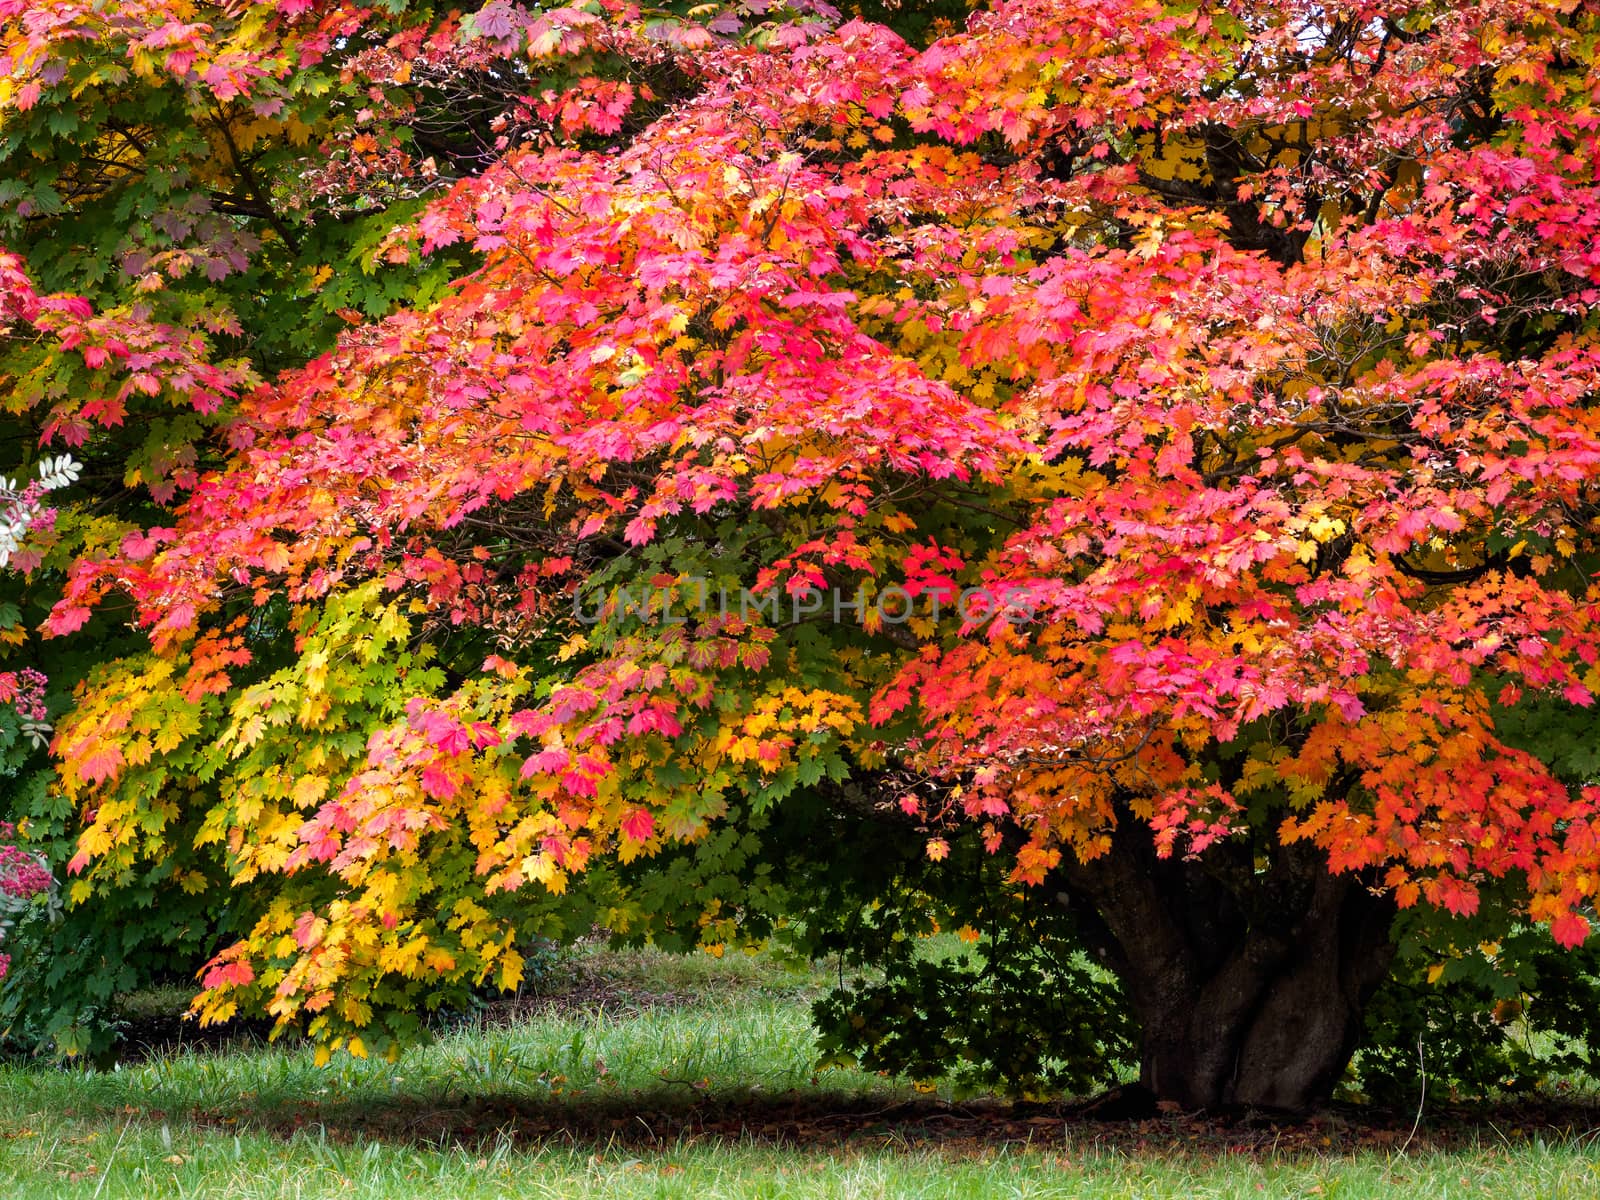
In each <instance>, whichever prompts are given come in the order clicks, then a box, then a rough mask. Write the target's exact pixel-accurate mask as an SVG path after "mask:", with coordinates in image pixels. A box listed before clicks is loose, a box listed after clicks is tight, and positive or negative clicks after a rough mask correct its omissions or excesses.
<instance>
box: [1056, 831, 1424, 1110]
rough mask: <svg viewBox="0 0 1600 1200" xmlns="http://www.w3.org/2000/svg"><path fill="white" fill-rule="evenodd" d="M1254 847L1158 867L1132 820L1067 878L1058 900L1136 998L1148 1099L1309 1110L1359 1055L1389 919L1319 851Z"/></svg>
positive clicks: (1385, 904)
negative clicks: (1108, 845)
mask: <svg viewBox="0 0 1600 1200" xmlns="http://www.w3.org/2000/svg"><path fill="white" fill-rule="evenodd" d="M1244 836H1245V835H1240V836H1239V838H1238V840H1237V841H1231V842H1225V843H1223V844H1221V845H1219V846H1216V847H1213V848H1212V849H1211V850H1208V851H1207V852H1206V854H1205V855H1204V856H1202V857H1201V858H1200V859H1198V860H1192V861H1185V860H1173V859H1167V860H1162V859H1157V858H1156V857H1155V853H1154V850H1153V847H1152V845H1151V841H1150V835H1149V830H1148V828H1144V827H1142V823H1140V822H1127V823H1126V825H1125V827H1124V829H1122V830H1119V831H1118V833H1117V834H1116V835H1115V836H1114V838H1113V845H1112V849H1111V852H1110V853H1109V854H1107V855H1106V856H1104V857H1103V858H1100V859H1097V860H1095V861H1094V862H1092V863H1088V864H1080V863H1075V862H1074V863H1070V864H1066V865H1064V866H1063V867H1061V868H1059V869H1058V877H1057V881H1058V882H1059V884H1060V893H1059V894H1060V898H1061V899H1062V900H1063V901H1064V902H1065V903H1067V904H1068V905H1069V906H1070V907H1071V908H1073V909H1074V910H1075V911H1076V912H1077V914H1078V916H1079V918H1080V921H1081V924H1082V926H1083V927H1084V933H1085V935H1086V937H1087V938H1088V940H1089V942H1090V944H1091V945H1092V946H1093V947H1094V948H1095V949H1096V950H1097V951H1098V952H1099V954H1100V956H1101V958H1102V960H1103V961H1104V962H1105V964H1106V965H1107V966H1109V967H1111V968H1112V969H1113V970H1115V971H1116V972H1117V974H1118V975H1119V976H1120V978H1121V980H1122V983H1123V986H1124V987H1125V988H1126V990H1127V993H1128V997H1129V1000H1130V1002H1131V1004H1132V1006H1133V1009H1134V1012H1135V1014H1136V1015H1137V1016H1138V1018H1139V1021H1140V1024H1141V1026H1142V1029H1143V1042H1142V1046H1141V1063H1140V1082H1141V1084H1142V1085H1143V1087H1144V1088H1145V1089H1147V1090H1148V1092H1149V1093H1150V1094H1151V1096H1152V1097H1153V1099H1154V1100H1157V1101H1171V1102H1174V1103H1176V1104H1178V1105H1180V1106H1181V1107H1182V1108H1183V1109H1185V1110H1207V1111H1218V1110H1226V1109H1238V1108H1251V1109H1257V1110H1263V1111H1270V1112H1275V1113H1286V1114H1301V1113H1305V1112H1308V1111H1311V1110H1313V1109H1316V1108H1318V1107H1320V1106H1321V1105H1323V1104H1325V1103H1327V1101H1328V1100H1329V1098H1330V1097H1331V1096H1332V1094H1333V1089H1334V1088H1335V1086H1337V1084H1338V1082H1339V1079H1340V1077H1341V1076H1342V1075H1343V1073H1344V1070H1345V1067H1346V1066H1348V1065H1349V1062H1350V1057H1351V1055H1352V1054H1353V1053H1354V1052H1355V1049H1356V1046H1357V1042H1358V1039H1359V1037H1360V1033H1361V1028H1362V1016H1363V1012H1364V1009H1365V1006H1366V1002H1367V1000H1368V999H1369V998H1370V996H1371V994H1372V992H1373V990H1374V989H1375V988H1376V987H1377V985H1378V984H1379V983H1380V982H1381V981H1382V979H1383V977H1384V975H1385V973H1386V972H1387V970H1388V967H1389V962H1390V959H1391V958H1392V956H1393V950H1394V948H1393V946H1392V944H1391V943H1390V940H1389V931H1390V926H1391V924H1392V920H1393V915H1394V909H1393V905H1392V902H1391V901H1390V900H1389V899H1388V897H1387V896H1382V895H1377V894H1375V893H1374V892H1373V891H1372V890H1370V889H1369V888H1368V886H1367V884H1366V881H1364V880H1363V879H1362V878H1360V877H1358V876H1356V875H1352V874H1343V875H1332V874H1330V873H1329V872H1328V867H1327V861H1326V859H1325V858H1324V857H1323V856H1322V855H1321V854H1320V853H1318V852H1317V851H1315V850H1314V849H1311V848H1308V847H1303V846H1282V845H1272V846H1261V845H1258V846H1251V845H1250V844H1249V843H1248V842H1247V841H1245V840H1244ZM1267 836H1268V837H1270V836H1271V835H1270V834H1268V835H1267Z"/></svg>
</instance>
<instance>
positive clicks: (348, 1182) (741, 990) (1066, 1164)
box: [0, 951, 1600, 1200]
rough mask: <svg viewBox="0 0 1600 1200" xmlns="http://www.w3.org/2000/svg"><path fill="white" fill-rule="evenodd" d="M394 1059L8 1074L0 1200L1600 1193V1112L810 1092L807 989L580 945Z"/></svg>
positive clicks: (823, 1082)
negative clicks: (1305, 1117)
mask: <svg viewBox="0 0 1600 1200" xmlns="http://www.w3.org/2000/svg"><path fill="white" fill-rule="evenodd" d="M565 972H566V973H565V978H564V979H563V981H562V984H563V985H562V986H560V987H556V988H555V989H554V992H555V994H553V995H552V996H551V997H550V998H549V999H548V1000H546V1001H537V1000H536V1001H534V1002H532V1003H528V1004H525V1005H523V1006H522V1008H521V1009H520V1010H519V1011H517V1012H515V1013H512V1014H506V1013H501V1014H500V1015H499V1018H498V1019H497V1020H496V1021H495V1022H493V1023H490V1024H487V1025H485V1026H484V1027H480V1028H475V1029H467V1030H462V1031H459V1032H455V1033H452V1034H449V1035H447V1036H444V1037H442V1038H441V1039H440V1040H439V1041H438V1042H437V1043H435V1044H434V1045H432V1046H429V1047H426V1048H423V1049H418V1050H414V1051H412V1052H410V1053H408V1054H406V1055H405V1056H404V1057H403V1058H402V1059H401V1060H400V1061H399V1062H398V1063H396V1064H388V1063H376V1062H356V1061H351V1060H347V1059H345V1060H340V1059H336V1060H335V1062H334V1064H332V1065H330V1066H328V1067H325V1068H321V1069H319V1068H317V1067H315V1066H313V1065H312V1063H311V1057H310V1054H309V1053H308V1052H305V1051H302V1050H299V1049H271V1048H263V1047H246V1048H240V1049H234V1050H228V1051H225V1052H215V1053H212V1052H195V1051H169V1052H163V1053H160V1054H156V1055H153V1056H151V1057H149V1058H148V1059H146V1060H144V1061H140V1062H134V1063H131V1064H124V1065H122V1066H120V1067H119V1068H118V1069H116V1070H114V1071H110V1072H105V1073H101V1074H97V1075H96V1074H84V1073H82V1072H79V1071H76V1070H65V1069H58V1068H52V1067H44V1066H15V1065H12V1066H6V1067H0V1197H3V1198H4V1200H33V1198H36V1197H41V1198H42V1197H58V1196H59V1197H85V1198H89V1197H93V1198H100V1197H105V1198H108V1200H109V1198H112V1197H137V1198H139V1200H146V1198H155V1197H168V1196H171V1197H218V1198H223V1197H226V1198H229V1200H232V1198H235V1197H237V1198H239V1200H255V1198H258V1197H259V1198H266V1197H306V1198H312V1197H319V1198H320V1197H349V1196H355V1197H384V1198H390V1197H393V1198H400V1197H408V1198H409V1197H414V1196H429V1197H432V1196H438V1197H523V1196H527V1197H544V1196H551V1197H602V1196H604V1197H616V1196H622V1197H628V1196H663V1197H685V1198H691V1197H692V1198H694V1200H713V1198H717V1197H730V1198H732V1197H738V1198H741V1200H743V1198H747V1197H787V1196H795V1197H801V1196H804V1197H811V1196H838V1197H876V1196H885V1197H947V1196H948V1197H965V1196H984V1197H988V1196H997V1197H1011V1196H1017V1197H1022V1196H1038V1197H1047V1196H1048V1197H1062V1198H1066V1197H1084V1198H1086V1200H1087V1198H1096V1200H1098V1198H1101V1197H1106V1198H1109V1197H1158V1196H1159V1197H1262V1196H1268V1197H1296V1196H1304V1197H1320V1198H1322V1200H1327V1198H1329V1197H1335V1196H1337V1197H1346V1198H1355V1197H1371V1196H1385V1197H1388V1196H1404V1197H1430V1198H1431V1197H1440V1198H1443V1197H1468V1196H1473V1197H1479V1196H1481V1197H1485V1198H1493V1200H1503V1198H1509V1197H1541V1198H1545V1197H1548V1198H1552V1200H1554V1198H1557V1197H1571V1198H1573V1200H1594V1198H1596V1197H1600V1110H1597V1109H1593V1108H1590V1109H1584V1108H1581V1107H1567V1108H1564V1109H1556V1108H1553V1107H1552V1108H1547V1109H1539V1110H1534V1109H1528V1108H1523V1109H1516V1108H1507V1109H1503V1110H1500V1111H1498V1112H1479V1113H1476V1114H1469V1115H1467V1116H1462V1115H1461V1114H1452V1113H1444V1112H1440V1111H1438V1110H1434V1111H1432V1112H1430V1113H1427V1114H1425V1117H1424V1120H1423V1122H1422V1124H1421V1127H1420V1129H1419V1130H1418V1131H1417V1133H1416V1135H1415V1136H1414V1137H1410V1140H1409V1144H1408V1143H1407V1139H1408V1136H1409V1135H1410V1130H1411V1125H1412V1120H1413V1117H1414V1114H1411V1113H1406V1114H1391V1115H1389V1116H1387V1117H1383V1116H1379V1117H1374V1118H1370V1119H1369V1118H1362V1119H1359V1120H1358V1119H1356V1118H1355V1117H1352V1116H1349V1115H1348V1114H1346V1115H1344V1116H1335V1117H1330V1118H1327V1119H1324V1120H1322V1121H1319V1122H1314V1123H1312V1124H1309V1125H1307V1126H1303V1127H1300V1128H1296V1129H1293V1130H1283V1131H1280V1130H1273V1129H1270V1128H1257V1127H1247V1126H1230V1125H1226V1124H1218V1123H1206V1124H1203V1125H1202V1124H1198V1123H1192V1122H1188V1121H1185V1120H1184V1119H1182V1118H1179V1117H1171V1118H1167V1119H1163V1120H1161V1121H1150V1122H1144V1123H1140V1124H1135V1125H1113V1124H1096V1123H1092V1122H1068V1121H1066V1120H1064V1119H1063V1118H1062V1117H1061V1116H1059V1115H1054V1114H1052V1113H1051V1112H1049V1111H1048V1110H1041V1109H1038V1108H1033V1109H1026V1110H1024V1109H1008V1108H1006V1107H1004V1106H1001V1105H998V1104H994V1103H978V1104H957V1103H955V1102H953V1101H951V1100H950V1099H949V1098H947V1097H940V1096H938V1095H936V1094H934V1095H929V1094H924V1093H921V1092H918V1091H917V1090H915V1089H913V1088H911V1087H910V1086H908V1085H905V1084H902V1083H897V1082H895V1081H892V1080H889V1079H884V1078H881V1077H878V1076H875V1075H869V1074H864V1073H861V1072H850V1071H831V1072H828V1073H826V1074H825V1075H823V1076H821V1077H820V1078H819V1077H817V1076H815V1075H814V1074H813V1072H812V1067H811V1047H810V1035H809V1026H808V1022H807V1011H806V1010H807V1004H808V1001H809V998H810V996H811V995H812V994H814V992H815V990H816V987H817V984H818V980H817V979H816V977H815V976H812V975H810V974H808V973H804V972H795V971H791V970H789V969H787V968H785V967H783V966H782V965H781V964H778V963H776V962H774V961H772V960H769V959H765V958H758V959H752V958H745V957H729V958H726V959H722V960H717V959H712V958H709V957H698V958H691V959H682V960H678V959H665V958H662V957H661V956H656V955H651V954H637V953H635V954H619V953H612V952H602V951H592V952H589V953H588V954H587V956H586V957H584V958H582V959H579V960H577V961H576V962H575V963H574V964H573V965H571V966H569V967H567V968H565Z"/></svg>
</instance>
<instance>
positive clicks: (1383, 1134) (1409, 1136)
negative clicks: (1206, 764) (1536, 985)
mask: <svg viewBox="0 0 1600 1200" xmlns="http://www.w3.org/2000/svg"><path fill="white" fill-rule="evenodd" d="M623 1099H625V1103H620V1104H617V1105H612V1104H608V1103H590V1102H566V1103H562V1102H552V1103H533V1102H529V1101H528V1100H526V1099H525V1098H522V1097H505V1098H501V1097H494V1096H487V1097H481V1098H466V1097H462V1098H460V1099H458V1100H455V1101H451V1100H450V1099H448V1098H443V1097H441V1098H440V1099H439V1100H438V1101H436V1102H432V1103H429V1104H427V1105H425V1106H424V1105H411V1104H396V1105H393V1106H384V1107H380V1108H376V1109H375V1108H373V1107H371V1106H370V1105H368V1106H363V1108H362V1109H361V1110H359V1111H356V1110H340V1109H338V1108H330V1107H328V1106H319V1105H316V1104H308V1105H307V1106H306V1107H305V1110H304V1111H303V1112H299V1113H295V1114H292V1115H291V1114H285V1115H284V1116H283V1118H282V1119H279V1120H277V1121H273V1122H268V1123H262V1122H259V1121H257V1122H252V1124H253V1125H254V1127H255V1128H257V1129H262V1130H271V1131H274V1132H277V1133H279V1134H282V1135H284V1136H291V1135H293V1134H294V1133H296V1132H298V1131H301V1130H304V1129H306V1128H307V1127H320V1128H321V1129H322V1130H325V1131H326V1136H327V1137H328V1138H330V1139H332V1140H335V1141H354V1140H356V1139H365V1140H380V1141H387V1142H401V1143H408V1144H415V1145H427V1146H434V1147H439V1146H462V1147H468V1148H471V1147H476V1146H487V1145H491V1144H498V1143H501V1142H507V1141H509V1142H511V1143H513V1144H516V1145H519V1146H537V1145H550V1144H562V1145H568V1146H589V1147H593V1148H595V1149H596V1150H600V1149H605V1148H611V1149H617V1150H625V1149H626V1150H637V1151H647V1150H659V1149H662V1148H667V1147H678V1146H683V1145H687V1144H694V1143H699V1142H710V1143H719V1142H742V1143H756V1144H765V1145H774V1146H784V1147H794V1148H799V1149H848V1148H868V1147H874V1148H881V1147H894V1146H903V1147H905V1148H907V1149H918V1148H933V1147H937V1148H939V1149H941V1150H943V1151H947V1152H948V1151H959V1150H961V1149H962V1148H970V1149H972V1150H973V1151H975V1152H976V1151H979V1150H996V1149H1000V1148H1003V1147H1008V1146H1018V1145H1029V1146H1033V1147H1036V1148H1037V1147H1041V1146H1042V1147H1058V1148H1060V1149H1062V1150H1064V1151H1069V1152H1070V1151H1071V1150H1072V1149H1074V1148H1077V1149H1082V1150H1093V1151H1096V1152H1107V1151H1113V1152H1122V1153H1126V1154H1129V1155H1138V1156H1148V1155H1152V1154H1155V1155H1161V1154H1182V1155H1187V1156H1191V1157H1193V1156H1200V1157H1202V1158H1207V1157H1224V1156H1230V1155H1240V1156H1246V1157H1269V1156H1270V1157H1278V1156H1284V1155H1320V1156H1327V1155H1335V1156H1337V1155H1349V1154H1357V1153H1360V1152H1363V1151H1366V1152H1377V1153H1380V1154H1383V1153H1387V1154H1395V1153H1398V1152H1401V1151H1402V1150H1403V1151H1406V1152H1409V1153H1411V1154H1424V1153H1429V1152H1448V1151H1459V1150H1463V1149H1478V1150H1482V1149H1483V1148H1485V1147H1489V1148H1492V1147H1493V1146H1494V1145H1496V1144H1497V1143H1500V1144H1503V1145H1504V1147H1505V1148H1506V1149H1507V1150H1510V1149H1512V1148H1514V1147H1516V1146H1518V1145H1522V1144H1527V1143H1529V1142H1532V1141H1534V1140H1536V1139H1543V1140H1545V1141H1553V1140H1557V1139H1561V1140H1570V1139H1580V1140H1585V1139H1586V1140H1588V1141H1589V1142H1590V1143H1591V1144H1593V1145H1595V1146H1596V1148H1597V1149H1600V1103H1596V1102H1594V1101H1582V1102H1579V1101H1574V1102H1571V1103H1559V1102H1553V1101H1537V1100H1518V1101H1515V1102H1506V1103H1503V1104H1495V1105H1483V1104H1479V1105H1440V1106H1430V1107H1428V1108H1427V1109H1426V1110H1425V1112H1424V1115H1423V1119H1422V1120H1421V1121H1420V1122H1418V1121H1417V1114H1416V1113H1415V1112H1410V1113H1406V1112H1400V1111H1390V1110H1378V1109H1372V1108H1368V1107H1360V1108H1357V1107H1353V1106H1350V1107H1343V1106H1341V1107H1336V1108H1334V1109H1331V1110H1329V1111H1328V1112H1325V1113H1323V1114H1320V1115H1318V1116H1315V1117H1313V1118H1311V1119H1309V1120H1305V1121H1302V1122H1299V1123H1297V1124H1293V1125H1280V1124H1275V1123H1271V1122H1268V1121H1264V1120H1257V1119H1252V1118H1251V1117H1249V1116H1248V1115H1243V1116H1236V1117H1229V1118H1224V1119H1218V1118H1204V1117H1197V1116H1191V1115H1186V1114H1182V1113H1163V1114H1161V1115H1160V1116H1158V1117H1155V1118H1151V1119H1147V1120H1137V1121H1129V1120H1110V1121H1108V1120H1099V1119H1095V1118H1093V1117H1085V1116H1083V1115H1082V1114H1081V1113H1080V1112H1078V1111H1076V1108H1075V1106H1069V1105H1059V1106H1058V1105H1038V1104H1005V1103H1000V1102H994V1101H984V1102H978V1103H973V1104H950V1103H946V1102H942V1101H938V1100H932V1099H929V1100H926V1101H911V1102H905V1103H899V1104H894V1105H892V1106H888V1107H883V1106H876V1107H873V1106H869V1105H865V1104H862V1103H860V1102H859V1101H857V1100H855V1099H854V1098H852V1097H837V1098H830V1097H828V1096H826V1095H818V1094H815V1093H809V1094H807V1095H805V1096H803V1097H786V1096H773V1097H749V1098H741V1099H740V1100H738V1101H729V1100H726V1099H723V1098H706V1099H703V1100H690V1101H687V1102H685V1103H683V1104H672V1103H670V1102H662V1103H659V1104H657V1105H654V1106H650V1105H641V1104H640V1103H639V1098H638V1097H636V1096H635V1097H626V1098H623ZM151 1115H152V1116H155V1117H160V1116H162V1115H163V1114H159V1113H157V1114H151ZM183 1115H184V1116H186V1117H187V1118H188V1119H189V1120H190V1121H193V1122H195V1123H197V1124H201V1125H206V1124H213V1123H214V1124H218V1125H226V1126H228V1127H231V1126H232V1125H233V1123H234V1118H232V1117H226V1116H223V1115H222V1114H211V1115H210V1116H208V1114H206V1113H204V1112H202V1111H192V1112H190V1113H187V1114H183Z"/></svg>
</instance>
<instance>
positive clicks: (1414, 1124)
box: [1400, 1033, 1428, 1157]
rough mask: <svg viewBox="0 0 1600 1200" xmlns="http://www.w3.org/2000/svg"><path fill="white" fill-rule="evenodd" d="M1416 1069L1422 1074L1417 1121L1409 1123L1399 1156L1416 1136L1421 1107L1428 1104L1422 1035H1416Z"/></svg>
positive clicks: (1420, 1119) (1426, 1064)
mask: <svg viewBox="0 0 1600 1200" xmlns="http://www.w3.org/2000/svg"><path fill="white" fill-rule="evenodd" d="M1417 1069H1418V1070H1419V1071H1420V1072H1422V1094H1421V1095H1419V1096H1418V1097H1417V1119H1416V1120H1415V1121H1413V1122H1411V1132H1410V1133H1408V1134H1406V1140H1405V1142H1404V1143H1403V1144H1402V1145H1401V1147H1400V1154H1401V1155H1402V1157H1403V1156H1404V1155H1405V1152H1406V1147H1407V1146H1410V1145H1411V1139H1412V1138H1414V1137H1416V1136H1417V1127H1418V1126H1420V1125H1421V1124H1422V1106H1423V1105H1424V1104H1426V1103H1427V1102H1428V1060H1427V1059H1426V1058H1424V1057H1423V1054H1422V1035H1421V1034H1420V1033H1419V1034H1417Z"/></svg>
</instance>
